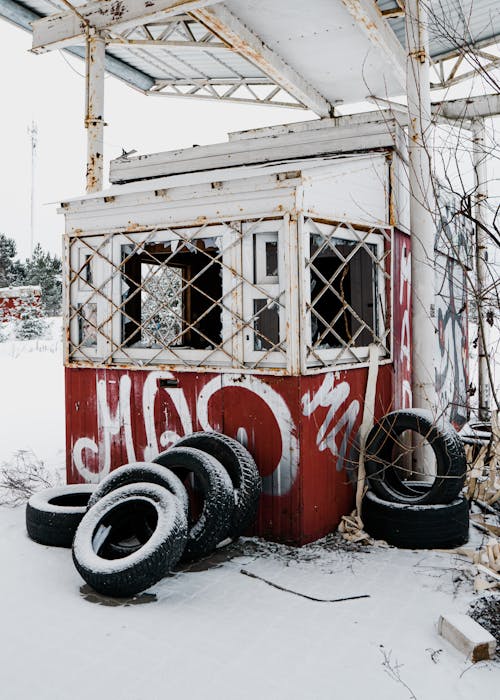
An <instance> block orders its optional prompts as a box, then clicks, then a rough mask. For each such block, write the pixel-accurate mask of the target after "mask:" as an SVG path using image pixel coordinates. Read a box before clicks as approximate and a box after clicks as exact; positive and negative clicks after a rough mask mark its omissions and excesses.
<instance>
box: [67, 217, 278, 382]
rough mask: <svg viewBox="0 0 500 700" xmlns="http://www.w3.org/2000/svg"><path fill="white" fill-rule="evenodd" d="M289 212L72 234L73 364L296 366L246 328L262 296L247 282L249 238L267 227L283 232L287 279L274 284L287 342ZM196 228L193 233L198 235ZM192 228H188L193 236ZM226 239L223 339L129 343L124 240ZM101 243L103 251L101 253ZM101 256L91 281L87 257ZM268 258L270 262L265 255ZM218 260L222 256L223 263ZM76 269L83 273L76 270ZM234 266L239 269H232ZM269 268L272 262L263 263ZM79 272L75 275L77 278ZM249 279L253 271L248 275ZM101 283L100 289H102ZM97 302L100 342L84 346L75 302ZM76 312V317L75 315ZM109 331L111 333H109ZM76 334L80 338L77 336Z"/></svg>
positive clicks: (69, 309)
mask: <svg viewBox="0 0 500 700" xmlns="http://www.w3.org/2000/svg"><path fill="white" fill-rule="evenodd" d="M285 222H288V217H262V218H260V219H258V220H254V219H247V220H241V219H237V220H229V219H228V220H225V221H223V222H206V223H205V224H203V225H200V224H192V225H189V224H183V225H180V226H172V227H161V228H155V229H149V230H147V231H144V230H142V231H126V230H121V231H116V230H115V231H111V232H109V233H107V234H102V235H101V234H91V233H89V234H85V233H83V232H82V233H80V234H79V235H78V236H68V237H67V246H68V248H67V260H68V263H69V269H70V277H69V279H68V291H67V296H66V303H67V307H66V311H67V319H68V325H69V334H68V335H69V337H68V343H67V352H66V360H67V363H68V364H72V363H81V362H89V363H91V364H104V365H106V366H113V365H115V366H116V365H119V366H124V365H129V366H132V367H138V368H140V367H148V366H149V367H155V366H158V365H163V366H173V367H175V369H176V370H177V369H178V370H183V369H199V370H201V371H210V370H214V369H223V370H227V371H238V370H239V371H248V370H255V371H259V370H260V369H265V370H271V371H273V370H276V371H283V369H286V368H287V367H288V365H289V352H288V351H287V347H286V346H285V350H284V351H277V352H269V351H268V350H251V349H250V348H249V343H248V341H246V340H245V333H246V330H247V323H246V320H247V319H248V318H251V317H252V316H253V312H252V313H251V314H249V308H248V304H249V303H252V304H253V298H254V297H255V296H256V297H257V298H260V297H261V296H262V295H259V294H258V291H256V294H253V295H252V294H251V293H250V291H249V288H250V287H251V286H252V285H247V284H246V280H247V274H249V271H248V265H251V267H252V269H253V266H254V258H253V254H252V255H251V256H250V260H247V256H246V254H247V252H248V245H249V242H250V241H251V240H253V239H252V235H253V233H256V234H257V235H259V234H260V233H261V232H262V235H263V239H262V241H260V240H259V241H258V243H259V247H262V246H264V248H263V250H265V243H266V241H267V239H266V237H265V232H268V233H270V234H272V235H273V236H275V235H277V239H278V267H279V270H278V277H279V279H280V280H281V282H280V284H281V286H280V285H278V284H275V285H274V288H276V289H275V291H276V294H277V295H278V294H279V296H280V298H281V299H282V303H283V304H284V308H281V309H280V342H281V343H284V342H285V341H286V338H285V336H284V334H285V330H286V325H287V324H286V318H287V314H288V313H289V304H290V300H289V297H288V294H287V290H286V289H285V284H284V280H285V274H284V272H285V257H286V256H285V254H284V251H283V247H284V245H285V242H286V238H287V237H286V236H285V234H284V230H285V228H286V230H288V228H287V227H286V223H285ZM191 232H192V235H191ZM186 233H187V234H188V235H187V236H186ZM218 237H220V238H221V239H222V240H221V249H222V258H221V260H220V262H221V263H222V265H221V271H222V296H221V297H220V300H221V303H222V304H223V306H224V307H225V309H226V310H224V309H222V308H221V312H222V313H221V321H222V326H221V336H222V342H221V346H220V347H218V348H215V349H214V350H213V351H210V350H209V349H193V348H188V347H182V346H179V347H176V346H173V347H171V348H168V349H166V348H164V347H160V348H148V347H147V346H142V347H133V345H129V346H126V345H125V342H124V340H123V339H122V318H123V313H122V311H123V303H124V299H123V297H122V291H123V288H122V280H123V269H122V264H123V263H122V257H121V256H122V247H123V246H127V245H135V246H137V247H136V249H135V251H134V253H133V254H135V253H136V252H137V251H138V250H139V248H140V246H143V247H145V246H146V245H148V244H154V243H163V242H172V241H178V242H179V244H181V243H182V244H185V243H186V238H189V240H192V241H195V240H197V239H202V238H218ZM96 248H97V249H98V251H99V252H96ZM88 257H90V259H91V260H94V259H95V261H96V262H95V263H93V262H91V265H92V284H89V283H88V282H87V281H86V274H85V271H84V263H85V262H86V260H87V258H88ZM264 262H265V261H264ZM216 264H219V263H216ZM77 270H78V271H79V272H80V274H79V275H77V274H76V273H77ZM233 271H234V273H233ZM264 271H265V269H264ZM72 278H73V281H72ZM248 279H250V278H248ZM269 286H270V285H269V284H267V283H266V284H261V285H257V284H256V285H254V287H255V288H256V290H258V288H259V287H262V288H263V289H264V290H267V289H268V287H269ZM96 290H97V291H96ZM86 303H97V319H98V321H97V330H96V332H97V345H96V346H91V347H88V346H80V343H79V321H78V313H77V311H76V307H77V305H78V304H82V305H84V304H86ZM70 315H71V316H72V320H71V322H70V321H69V317H70ZM103 333H105V336H106V337H103ZM75 341H77V342H75Z"/></svg>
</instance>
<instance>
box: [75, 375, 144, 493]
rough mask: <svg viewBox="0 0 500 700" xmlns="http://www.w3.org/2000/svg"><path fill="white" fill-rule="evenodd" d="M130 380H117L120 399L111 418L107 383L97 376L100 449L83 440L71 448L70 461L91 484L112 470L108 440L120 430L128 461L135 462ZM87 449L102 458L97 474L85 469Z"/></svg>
mask: <svg viewBox="0 0 500 700" xmlns="http://www.w3.org/2000/svg"><path fill="white" fill-rule="evenodd" d="M131 384H132V383H131V381H130V377H129V376H128V375H123V376H122V377H121V378H120V384H119V394H118V395H119V400H118V406H117V409H116V412H115V414H114V415H111V411H110V409H109V406H108V401H107V395H106V380H105V379H99V378H98V375H96V395H97V425H98V430H99V437H98V440H99V446H97V444H96V443H95V441H94V440H91V439H90V438H87V437H83V438H80V439H79V440H77V441H76V442H75V444H74V446H73V460H74V462H75V466H76V468H77V470H78V472H79V473H80V474H81V476H83V478H84V479H85V480H86V481H88V482H90V483H97V482H99V481H100V480H101V479H102V478H103V477H104V476H106V474H109V471H110V469H111V438H112V437H113V436H114V435H118V434H119V433H120V432H121V431H123V437H124V442H125V450H126V453H127V460H128V461H129V462H135V450H134V443H133V440H132V420H131V416H130V388H131ZM84 450H90V451H91V452H94V454H99V455H103V456H104V464H103V466H102V469H100V471H98V472H94V471H91V470H90V469H88V468H87V467H86V465H85V463H84V461H83V451H84Z"/></svg>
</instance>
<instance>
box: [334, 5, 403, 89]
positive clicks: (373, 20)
mask: <svg viewBox="0 0 500 700" xmlns="http://www.w3.org/2000/svg"><path fill="white" fill-rule="evenodd" d="M341 3H342V5H343V6H344V7H345V8H346V10H347V11H348V12H349V14H350V15H351V17H352V18H353V19H354V21H355V22H356V26H357V27H359V29H360V30H361V31H362V32H363V33H364V34H365V35H366V36H367V37H368V39H369V40H370V42H371V43H372V45H373V46H375V47H377V48H378V49H379V50H381V51H382V52H383V54H384V58H385V60H386V62H387V64H389V62H390V64H392V67H393V69H394V71H395V73H396V74H397V77H398V80H399V82H400V84H401V86H404V85H405V81H406V72H405V60H406V57H405V53H404V50H403V48H402V46H401V44H400V42H399V40H398V38H397V37H396V35H395V34H394V32H393V31H392V29H391V27H390V26H389V23H388V22H387V21H386V19H385V18H384V17H383V16H382V13H381V11H380V9H379V8H378V6H377V4H376V2H374V1H373V0H341Z"/></svg>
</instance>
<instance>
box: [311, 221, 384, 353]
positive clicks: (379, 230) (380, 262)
mask: <svg viewBox="0 0 500 700" xmlns="http://www.w3.org/2000/svg"><path fill="white" fill-rule="evenodd" d="M307 223H308V224H312V225H313V227H314V229H315V230H316V231H317V232H318V234H319V235H320V236H321V237H322V238H323V240H324V241H326V242H328V243H329V240H328V239H327V238H326V236H325V234H324V233H323V232H322V231H321V230H320V229H319V228H318V226H317V225H316V221H315V220H314V219H312V218H308V219H307ZM323 223H329V222H323ZM341 228H344V229H347V230H350V231H351V233H352V234H353V235H354V237H355V239H356V238H357V240H358V245H356V246H355V249H354V250H353V251H352V252H351V253H350V254H349V256H347V257H346V258H345V259H344V256H342V255H341V253H340V252H338V251H336V252H337V254H338V255H339V257H340V258H341V260H343V261H344V262H343V264H342V266H341V269H342V268H344V267H345V264H347V263H348V262H349V260H350V259H351V258H352V257H353V255H354V254H355V253H356V252H357V251H358V250H360V249H361V248H363V249H364V250H366V251H367V252H368V253H369V255H370V257H371V258H372V260H373V262H374V264H375V267H376V269H377V270H378V274H379V275H380V273H382V279H384V278H385V279H387V278H388V273H387V272H386V270H385V260H386V258H387V256H388V255H390V249H389V250H385V246H384V249H383V254H382V256H381V257H375V256H374V255H373V254H372V252H371V251H370V249H369V248H367V245H365V239H366V238H367V237H368V235H371V234H377V235H379V236H382V240H384V239H385V240H386V241H389V242H390V240H391V237H390V236H389V235H388V233H387V231H386V229H385V228H384V227H371V228H369V229H368V230H366V234H365V237H364V238H363V239H360V237H359V233H358V228H356V227H354V226H352V225H351V224H350V223H349V222H344V223H343V224H342V223H338V222H337V223H336V225H335V227H334V228H333V229H332V231H331V232H330V233H329V234H328V236H329V237H330V236H333V235H334V234H335V233H337V232H338V230H339V229H341ZM307 235H310V233H308V234H307ZM339 235H341V234H339ZM329 247H330V248H331V246H330V245H329ZM334 248H335V246H334ZM323 249H324V245H323V246H321V247H320V249H319V250H318V251H317V252H318V253H319V252H320V251H321V250H323ZM314 259H315V258H314ZM308 266H309V267H313V268H314V270H315V272H316V274H318V276H320V278H321V279H322V280H323V282H324V284H325V286H324V288H323V292H322V293H324V292H326V290H327V287H329V288H330V289H331V291H332V292H333V293H334V294H335V295H336V296H337V298H338V299H339V300H340V301H341V303H342V304H343V305H344V306H346V307H347V308H348V309H349V312H350V313H352V315H353V317H354V318H356V320H357V321H358V322H359V323H360V329H359V332H361V331H362V330H363V326H364V327H365V328H367V329H368V330H369V332H370V333H371V334H372V336H373V337H374V338H376V339H377V340H378V342H379V345H380V346H381V347H383V348H384V350H385V351H386V352H389V348H388V347H387V344H386V338H387V336H388V334H389V330H390V329H388V328H387V323H386V317H385V315H384V311H385V304H384V303H383V304H382V308H381V312H382V313H381V319H380V320H382V324H381V325H382V326H383V328H384V334H383V336H379V335H377V334H376V333H375V331H374V329H372V328H370V327H369V326H368V324H366V322H365V321H363V320H361V319H360V318H359V316H358V315H357V314H356V312H355V311H354V309H352V307H351V306H350V305H349V304H346V303H345V300H344V299H342V298H341V297H340V296H339V295H338V294H337V292H336V290H334V289H333V288H331V286H330V283H329V281H328V280H326V278H324V276H323V275H322V274H321V273H320V272H319V270H317V269H316V268H315V267H314V265H313V264H312V263H311V260H307V258H306V266H305V267H306V268H307V267H308ZM341 269H339V270H338V271H337V272H336V273H335V274H334V276H333V277H334V278H336V277H337V276H338V275H339V274H340V272H341ZM332 281H333V280H332ZM384 285H385V283H384ZM384 296H385V295H384ZM320 297H321V294H320V295H318V297H316V299H315V300H314V301H317V300H318V299H319V298H320ZM383 298H384V297H382V301H383ZM313 303H314V302H313V301H310V302H308V301H306V311H307V313H309V314H311V313H314V315H315V316H316V318H318V319H320V320H321V321H322V323H323V324H324V325H325V326H326V329H325V331H323V333H322V335H321V336H320V338H319V339H318V340H317V341H316V343H315V344H314V345H313V348H314V347H316V346H317V345H318V344H319V343H321V342H322V340H323V339H324V337H325V336H326V335H327V334H328V333H329V332H332V333H333V334H334V335H335V336H336V337H337V339H338V340H339V341H340V342H341V343H342V346H344V347H345V346H346V343H345V341H344V340H343V339H342V338H341V337H340V336H339V335H338V334H337V333H336V332H335V331H334V330H333V327H332V326H333V325H334V324H335V323H336V322H337V321H338V319H339V318H340V317H341V315H342V314H343V313H344V311H345V309H341V310H340V311H339V312H338V314H337V315H336V317H335V318H334V319H333V321H332V322H331V324H329V323H328V322H327V321H326V320H325V319H323V318H322V317H321V315H320V314H319V313H318V312H317V311H316V310H315V309H313V306H312V304H313ZM358 334H359V333H356V334H355V336H354V338H356V337H357V335H358ZM349 346H350V343H349V344H347V347H348V349H349ZM308 347H309V349H310V351H312V350H313V348H311V347H310V346H308ZM313 354H314V356H315V357H316V359H317V360H320V361H321V362H322V363H323V364H326V362H325V361H324V360H323V359H322V358H319V356H317V355H316V353H313ZM340 354H341V353H338V354H337V356H336V358H335V360H334V362H336V361H337V360H338V358H339V357H340ZM351 354H352V353H351ZM356 359H357V360H358V361H359V358H357V356H356Z"/></svg>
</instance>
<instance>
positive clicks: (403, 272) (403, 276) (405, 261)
mask: <svg viewBox="0 0 500 700" xmlns="http://www.w3.org/2000/svg"><path fill="white" fill-rule="evenodd" d="M405 287H406V290H405ZM405 291H406V299H405V297H404V293H405ZM403 301H404V302H405V308H404V311H403V318H402V321H401V333H400V339H401V341H400V342H401V350H400V358H399V359H400V362H401V367H403V365H406V372H407V373H408V375H409V373H410V370H411V357H410V301H411V253H410V252H407V250H406V243H403V248H402V250H401V264H400V272H399V303H400V305H402V304H403ZM401 392H402V393H401V407H402V408H410V407H411V405H412V391H411V384H410V382H409V381H408V380H407V379H404V380H403V382H402V387H401Z"/></svg>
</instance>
